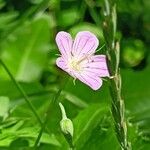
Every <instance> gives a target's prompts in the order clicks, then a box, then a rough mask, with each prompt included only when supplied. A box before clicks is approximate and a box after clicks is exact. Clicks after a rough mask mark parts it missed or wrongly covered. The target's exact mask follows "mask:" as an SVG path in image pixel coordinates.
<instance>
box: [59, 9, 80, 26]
mask: <svg viewBox="0 0 150 150" xmlns="http://www.w3.org/2000/svg"><path fill="white" fill-rule="evenodd" d="M78 19H79V12H78V10H77V9H67V10H62V11H61V13H60V14H59V16H58V25H59V26H61V27H67V26H70V25H72V24H74V23H75V22H77V20H78Z"/></svg>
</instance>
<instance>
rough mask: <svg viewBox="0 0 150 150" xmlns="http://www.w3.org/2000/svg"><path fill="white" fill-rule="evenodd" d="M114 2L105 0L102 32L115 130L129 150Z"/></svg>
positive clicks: (125, 147)
mask: <svg viewBox="0 0 150 150" xmlns="http://www.w3.org/2000/svg"><path fill="white" fill-rule="evenodd" d="M116 24H117V14H116V3H115V0H105V7H104V21H103V32H104V37H105V41H106V48H107V58H108V61H107V63H108V68H109V72H110V76H112V77H113V78H111V79H110V94H111V98H112V101H111V105H112V107H111V112H112V116H113V119H114V125H115V131H116V135H117V139H118V142H119V144H120V147H121V149H122V150H131V145H130V143H129V142H128V138H127V125H126V124H127V123H126V119H125V104H124V100H123V99H122V96H121V93H122V90H121V88H122V85H121V75H120V68H119V62H120V60H119V59H120V44H119V41H116Z"/></svg>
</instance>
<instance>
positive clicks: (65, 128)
mask: <svg viewBox="0 0 150 150" xmlns="http://www.w3.org/2000/svg"><path fill="white" fill-rule="evenodd" d="M59 106H60V109H61V113H62V120H61V121H60V127H61V130H62V132H63V133H64V134H66V135H67V134H70V135H71V136H72V137H73V123H72V121H71V120H70V119H69V118H67V116H66V112H65V109H64V106H63V105H62V104H61V103H59Z"/></svg>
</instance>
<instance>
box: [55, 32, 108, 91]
mask: <svg viewBox="0 0 150 150" xmlns="http://www.w3.org/2000/svg"><path fill="white" fill-rule="evenodd" d="M56 43H57V46H58V48H59V51H60V53H61V57H59V58H57V60H56V64H57V66H58V67H59V68H61V69H62V70H64V71H66V72H67V73H68V74H69V75H71V76H72V77H73V78H75V79H79V80H80V81H82V82H83V83H85V84H86V85H88V86H89V87H91V88H92V89H93V90H98V89H99V88H100V87H101V86H102V79H101V77H107V76H109V72H108V68H107V64H106V56H105V55H94V53H95V51H96V49H97V47H98V45H99V41H98V39H97V37H96V36H95V35H94V34H93V33H91V32H89V31H82V32H78V34H77V35H76V37H75V40H73V39H72V37H71V35H70V34H69V33H67V32H64V31H61V32H59V33H58V34H57V35H56Z"/></svg>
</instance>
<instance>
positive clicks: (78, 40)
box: [72, 31, 99, 58]
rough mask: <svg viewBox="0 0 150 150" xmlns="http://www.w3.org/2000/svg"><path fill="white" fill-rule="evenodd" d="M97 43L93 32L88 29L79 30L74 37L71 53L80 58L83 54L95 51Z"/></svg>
mask: <svg viewBox="0 0 150 150" xmlns="http://www.w3.org/2000/svg"><path fill="white" fill-rule="evenodd" d="M98 45H99V41H98V39H97V37H96V36H95V35H94V34H93V33H91V32H89V31H82V32H79V33H78V34H77V35H76V37H75V41H74V44H73V49H72V54H73V55H75V57H80V58H81V57H83V56H85V55H91V54H93V53H94V52H95V50H96V49H97V47H98Z"/></svg>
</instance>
